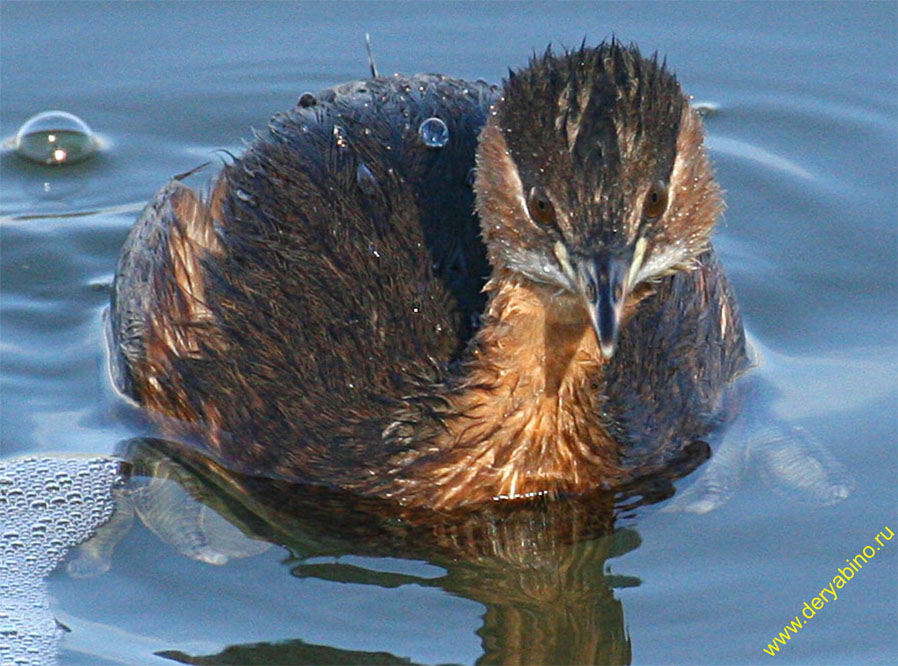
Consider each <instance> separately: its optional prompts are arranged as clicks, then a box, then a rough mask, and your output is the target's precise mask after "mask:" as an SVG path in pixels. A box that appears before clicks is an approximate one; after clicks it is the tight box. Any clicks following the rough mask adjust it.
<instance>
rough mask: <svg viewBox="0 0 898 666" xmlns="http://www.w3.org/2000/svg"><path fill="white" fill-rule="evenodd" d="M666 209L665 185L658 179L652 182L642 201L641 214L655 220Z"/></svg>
mask: <svg viewBox="0 0 898 666" xmlns="http://www.w3.org/2000/svg"><path fill="white" fill-rule="evenodd" d="M665 210H667V185H665V184H664V183H662V182H661V181H660V180H658V181H655V182H654V183H652V186H651V187H650V188H649V191H648V193H647V194H646V195H645V200H644V201H643V202H642V216H643V217H644V218H645V219H646V220H649V221H653V220H657V219H658V218H659V217H661V216H662V215H664V211H665Z"/></svg>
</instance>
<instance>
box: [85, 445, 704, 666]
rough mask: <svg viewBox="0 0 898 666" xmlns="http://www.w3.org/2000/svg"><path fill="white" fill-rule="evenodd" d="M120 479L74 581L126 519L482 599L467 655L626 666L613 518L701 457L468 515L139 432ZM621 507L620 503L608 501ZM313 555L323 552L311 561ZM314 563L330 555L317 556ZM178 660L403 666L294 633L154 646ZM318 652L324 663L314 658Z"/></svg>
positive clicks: (243, 551)
mask: <svg viewBox="0 0 898 666" xmlns="http://www.w3.org/2000/svg"><path fill="white" fill-rule="evenodd" d="M118 453H119V455H120V456H121V457H122V458H123V459H124V460H126V461H127V463H126V465H127V467H128V469H129V472H128V475H129V478H128V481H127V483H126V484H125V485H124V486H122V487H121V488H117V489H116V490H115V501H116V505H117V509H116V513H115V515H114V516H113V518H112V520H110V521H109V523H107V525H106V526H104V528H103V529H101V530H100V531H98V532H97V534H96V535H95V536H94V537H93V538H92V539H90V540H89V541H87V542H86V543H85V544H83V545H82V546H81V547H80V549H79V551H78V553H77V555H76V557H75V558H74V559H72V561H71V562H70V563H69V565H68V567H69V571H70V572H71V573H73V574H74V575H77V576H85V575H94V574H98V573H102V572H103V571H105V570H106V569H108V567H109V561H110V558H111V557H112V554H113V549H114V547H115V544H116V542H117V541H118V540H119V539H121V538H122V537H123V536H124V534H125V533H126V532H127V531H128V528H129V526H130V522H131V521H132V520H133V517H134V516H138V517H139V518H140V519H141V520H142V521H143V522H144V523H145V524H146V525H147V526H148V527H149V528H150V529H151V530H152V531H153V532H154V533H155V534H157V535H158V536H159V537H160V538H162V539H163V540H164V541H166V542H167V543H169V544H170V545H172V546H173V547H175V548H176V549H178V550H179V552H181V553H182V554H184V555H186V556H188V557H191V558H194V559H198V560H201V561H204V562H209V563H213V564H222V563H224V562H227V561H228V560H230V559H233V558H240V557H247V556H251V555H253V554H256V553H259V552H261V551H263V550H264V549H265V548H267V547H268V546H269V544H277V545H280V546H282V547H284V548H286V549H287V550H288V551H289V553H290V558H289V560H288V566H289V567H290V573H291V574H292V575H293V576H297V577H300V578H317V579H320V580H327V581H338V582H352V583H355V584H362V585H372V586H378V587H384V588H393V587H398V586H403V585H418V586H422V587H436V588H439V589H441V590H443V591H445V592H447V593H449V594H452V595H456V596H459V597H463V598H466V599H470V600H473V601H476V602H479V603H480V604H482V605H483V606H484V607H485V609H486V610H485V613H484V614H483V624H482V626H481V628H480V629H479V631H478V634H479V636H480V637H481V641H482V649H483V654H482V656H481V657H480V659H479V663H487V664H492V663H521V662H530V663H629V661H630V655H631V651H630V641H629V637H628V635H627V632H626V630H625V625H624V611H623V607H622V605H621V603H620V601H619V600H618V599H616V598H615V594H614V588H617V587H625V586H634V585H638V584H639V581H638V580H637V579H635V578H632V577H627V576H614V575H611V574H609V573H606V562H607V560H609V559H610V558H614V557H618V556H620V555H622V554H624V553H626V552H629V551H631V550H633V549H635V548H636V547H638V545H639V543H640V539H639V536H638V534H637V533H636V532H635V531H634V530H632V529H628V528H625V527H620V521H621V519H622V518H621V517H622V514H624V513H626V514H629V513H631V512H632V511H633V509H634V508H635V507H637V506H641V505H644V504H647V503H650V502H653V501H655V500H657V499H660V498H663V497H668V496H670V495H671V494H672V492H673V485H672V481H673V479H674V478H675V477H676V476H679V475H682V474H683V473H686V472H688V471H690V470H691V469H693V468H694V467H695V466H696V465H697V464H699V463H700V462H701V461H703V460H704V458H705V457H706V455H707V449H706V447H705V448H703V447H692V448H691V449H690V455H689V456H688V457H686V458H684V459H683V460H682V461H681V462H680V464H679V465H677V466H674V467H673V471H672V472H671V474H670V475H668V476H666V477H664V478H657V477H656V478H652V479H645V480H642V481H641V482H639V483H638V484H634V485H633V486H632V487H630V488H628V489H627V490H626V491H625V492H623V493H617V494H613V493H610V492H600V493H595V494H592V495H590V496H588V497H578V498H572V499H567V500H560V501H554V502H550V501H544V500H539V499H537V500H533V501H529V502H519V503H497V504H494V505H489V506H487V507H485V508H482V509H480V510H478V511H472V510H468V511H459V512H453V513H445V514H439V515H435V514H433V513H431V512H425V511H418V512H408V511H403V510H402V509H400V508H398V507H396V506H395V505H393V504H391V503H388V502H384V501H382V500H371V499H363V498H359V497H357V496H354V495H350V494H348V493H345V492H341V491H333V490H329V489H325V488H320V487H308V486H297V485H293V484H289V483H287V482H282V481H275V480H270V479H260V478H253V477H249V476H242V475H239V474H235V473H233V472H230V471H228V470H226V469H224V468H222V467H221V466H219V465H217V464H216V463H215V462H213V461H211V460H209V459H207V458H205V457H203V456H202V455H201V454H200V453H198V452H197V451H196V450H195V449H192V448H189V447H187V446H185V445H181V444H178V443H176V442H172V441H168V440H160V439H149V438H141V439H134V440H129V441H127V442H125V443H123V444H122V445H121V446H120V447H119V451H118ZM622 507H623V508H622ZM348 555H352V556H362V557H375V558H384V557H390V558H404V559H412V560H417V561H423V562H427V563H429V564H430V565H433V567H437V568H438V570H439V571H440V572H441V575H437V576H433V577H427V576H423V575H421V576H419V575H410V574H407V573H393V572H384V571H377V570H374V569H371V568H368V567H366V566H364V565H363V564H358V563H357V562H358V561H360V560H359V558H357V557H356V558H352V563H348V562H346V561H345V556H348ZM322 558H325V559H324V560H322ZM327 558H344V559H343V560H334V561H330V560H328V559H327ZM157 654H159V656H164V657H166V658H169V659H173V660H175V661H179V662H183V663H198V664H199V663H296V662H297V661H299V662H302V661H303V660H306V661H307V662H315V663H317V662H320V661H322V660H324V661H332V662H333V661H336V662H339V663H408V662H407V661H404V660H402V659H400V658H399V657H394V656H393V655H387V654H383V653H367V652H364V653H361V652H350V651H343V650H340V649H339V648H337V647H332V646H331V647H329V646H321V645H313V644H309V643H306V642H304V641H302V640H290V641H286V642H282V643H265V644H253V645H241V646H231V647H229V648H228V649H226V650H225V651H223V652H222V653H220V654H217V655H190V654H186V653H183V652H173V651H167V652H160V653H157ZM325 657H327V658H325Z"/></svg>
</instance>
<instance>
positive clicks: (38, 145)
mask: <svg viewBox="0 0 898 666" xmlns="http://www.w3.org/2000/svg"><path fill="white" fill-rule="evenodd" d="M13 148H14V149H15V151H16V153H17V154H18V155H20V156H21V157H24V158H25V159H28V160H31V161H32V162H38V163H40V164H49V165H62V164H73V163H75V162H80V161H82V160H86V159H87V158H89V157H91V156H92V155H94V154H95V153H96V152H97V150H99V149H100V141H99V139H98V138H97V136H96V135H95V134H94V133H93V131H92V130H91V129H90V127H89V126H88V125H87V123H86V122H84V121H83V120H81V118H79V117H78V116H76V115H74V114H72V113H68V112H67V111H44V112H42V113H38V114H37V115H36V116H32V117H31V118H29V119H28V120H26V121H25V123H24V124H23V125H22V127H21V128H20V129H19V131H18V133H16V137H15V139H14V140H13Z"/></svg>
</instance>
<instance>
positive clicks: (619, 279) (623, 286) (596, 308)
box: [576, 252, 630, 358]
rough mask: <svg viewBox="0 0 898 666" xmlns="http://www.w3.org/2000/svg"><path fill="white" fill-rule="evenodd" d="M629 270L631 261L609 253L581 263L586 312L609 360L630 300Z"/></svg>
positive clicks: (579, 267)
mask: <svg viewBox="0 0 898 666" xmlns="http://www.w3.org/2000/svg"><path fill="white" fill-rule="evenodd" d="M629 269H630V261H629V260H627V259H625V258H623V257H619V256H614V255H611V254H608V253H606V252H599V253H598V254H596V255H594V256H592V257H584V258H582V259H581V260H580V261H578V262H577V269H576V270H577V278H578V281H579V283H580V293H582V294H583V298H584V299H585V300H586V310H587V312H589V317H590V319H591V320H592V326H593V328H594V329H595V332H596V337H597V338H598V340H599V348H600V349H601V350H602V356H604V357H605V358H611V356H612V355H613V354H614V347H615V345H616V344H617V334H618V331H619V330H620V322H621V316H622V315H623V311H624V301H626V300H627V272H628V271H629Z"/></svg>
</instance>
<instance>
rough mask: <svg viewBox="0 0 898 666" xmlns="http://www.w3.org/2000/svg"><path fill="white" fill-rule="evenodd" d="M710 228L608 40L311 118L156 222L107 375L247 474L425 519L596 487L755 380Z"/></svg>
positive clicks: (436, 78) (665, 119)
mask: <svg viewBox="0 0 898 666" xmlns="http://www.w3.org/2000/svg"><path fill="white" fill-rule="evenodd" d="M723 208H724V203H723V196H722V191H721V188H720V186H719V185H718V184H717V181H716V179H715V176H714V172H713V168H712V165H711V162H710V159H709V156H708V154H707V149H706V148H705V146H704V130H703V126H702V119H701V117H700V115H699V114H698V113H697V111H696V110H695V109H694V108H693V107H692V105H691V104H690V98H689V97H688V96H687V95H686V94H685V93H684V92H683V91H682V89H681V86H680V83H679V81H678V79H677V77H676V76H675V74H673V73H672V72H671V71H670V69H669V68H668V67H667V64H666V62H664V61H659V58H658V56H657V55H653V56H651V57H646V56H643V55H642V54H641V53H640V51H639V49H638V47H636V46H635V45H632V44H624V43H622V42H620V41H618V40H616V39H612V40H608V41H605V42H602V43H601V44H599V45H598V46H595V47H590V46H586V44H585V43H584V44H583V45H581V46H580V48H574V49H565V50H563V51H560V52H556V51H554V50H553V49H552V48H551V47H549V48H547V49H546V50H545V52H543V53H540V54H534V55H533V56H532V57H531V58H530V60H529V62H528V63H527V65H526V66H524V67H522V68H520V69H518V70H509V72H508V75H507V77H506V78H505V80H504V82H503V84H502V86H501V87H499V86H493V85H490V84H488V83H486V82H485V81H475V82H471V81H465V80H461V79H455V78H451V77H448V76H444V75H437V74H428V75H416V76H402V75H395V76H390V77H378V76H374V77H372V78H370V79H367V80H360V81H354V82H350V83H346V84H343V85H340V86H336V87H334V88H331V89H328V90H325V91H321V92H319V93H315V94H313V93H305V94H303V95H302V96H301V97H300V99H299V102H298V103H297V104H296V106H295V107H294V108H292V109H290V110H289V111H286V112H283V113H279V114H277V115H275V116H274V117H273V118H272V119H271V120H270V122H269V123H268V125H267V127H266V128H264V129H263V130H262V131H258V132H256V134H255V138H254V140H253V141H252V142H251V143H250V144H249V145H248V148H247V150H246V151H245V153H243V154H242V155H241V156H239V157H237V158H235V159H234V160H233V162H231V163H229V164H227V165H225V166H224V167H223V168H222V170H221V172H220V173H219V174H218V176H217V177H216V178H215V180H214V182H213V183H211V184H210V185H209V186H207V188H206V189H205V190H204V191H201V192H197V191H195V190H194V189H192V188H190V187H188V186H187V185H185V184H184V183H183V182H182V179H179V178H175V179H173V180H172V181H170V182H169V183H168V184H167V185H166V186H164V187H163V188H162V190H160V191H159V192H158V193H157V194H156V196H155V197H154V198H153V199H152V200H151V201H150V202H149V203H148V204H147V206H146V208H145V209H144V210H143V212H142V213H141V215H140V216H139V218H138V220H137V222H136V223H135V225H134V227H133V228H132V229H131V231H130V233H129V235H128V237H127V239H126V241H125V244H124V246H123V249H122V252H121V254H120V256H119V259H118V263H117V265H116V273H115V278H114V284H113V294H112V299H111V305H110V313H109V317H108V331H107V335H108V340H109V349H110V353H109V357H110V365H111V369H112V376H113V378H114V382H115V384H116V387H117V388H118V389H119V390H120V392H121V393H122V394H123V395H125V396H126V397H128V398H129V399H131V400H133V401H134V402H136V403H137V404H139V405H140V406H141V407H143V408H144V409H145V410H146V411H147V413H148V414H150V415H151V417H152V419H153V420H154V421H155V422H156V423H157V424H158V427H159V428H160V429H161V430H162V431H163V433H164V434H165V435H166V436H171V435H172V433H178V434H179V436H181V437H184V438H186V439H189V440H190V441H191V442H193V443H195V445H196V446H197V447H198V448H199V449H201V450H202V451H203V452H204V453H206V454H208V455H209V456H210V457H211V458H212V459H214V460H216V461H218V462H219V463H220V464H222V465H224V466H225V467H228V468H230V469H233V470H235V471H238V472H240V473H244V474H249V475H253V476H259V477H267V478H271V479H278V480H287V481H291V482H295V483H302V484H314V485H322V486H330V487H334V488H339V489H344V490H348V491H351V492H353V493H356V494H358V495H359V496H366V497H377V498H384V499H387V500H390V501H392V502H395V503H397V504H398V505H400V506H402V507H406V508H408V509H409V510H418V509H420V510H425V511H436V512H448V511H454V510H461V509H464V510H469V509H476V507H478V506H483V505H484V504H485V503H488V502H496V501H512V502H514V501H527V500H530V499H532V498H536V497H542V498H549V499H552V498H556V497H562V496H573V495H578V494H582V493H588V492H590V491H592V490H595V489H599V488H601V489H606V490H607V489H613V488H615V487H620V486H621V485H622V484H626V483H628V482H630V481H632V480H634V479H637V478H640V477H643V476H645V475H649V474H652V473H656V472H658V471H660V470H663V469H664V468H665V466H668V465H670V464H671V463H672V461H674V460H676V459H677V458H678V456H682V455H683V454H684V451H687V450H689V447H691V446H693V445H694V444H695V443H696V442H701V441H703V439H705V438H706V437H707V436H708V434H709V433H711V432H712V431H714V429H715V428H717V427H719V426H720V424H721V423H722V422H723V421H725V420H726V418H727V414H728V413H729V411H730V409H731V407H730V402H731V401H729V400H728V396H729V395H730V394H731V393H732V390H733V386H734V382H735V380H736V379H737V378H738V377H739V376H740V375H741V374H743V373H744V372H746V371H747V370H748V369H749V367H750V366H751V362H750V360H749V356H748V353H747V351H746V341H745V333H744V329H743V325H742V319H741V315H740V311H739V307H738V302H737V300H736V297H735V294H734V292H733V289H732V287H731V286H730V283H729V281H728V280H727V277H726V274H725V271H724V269H723V266H722V264H721V262H720V260H719V259H718V257H717V255H716V253H715V250H714V248H713V245H712V243H711V235H712V231H713V229H714V227H715V224H716V222H717V220H718V218H719V217H720V215H721V213H722V211H723Z"/></svg>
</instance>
